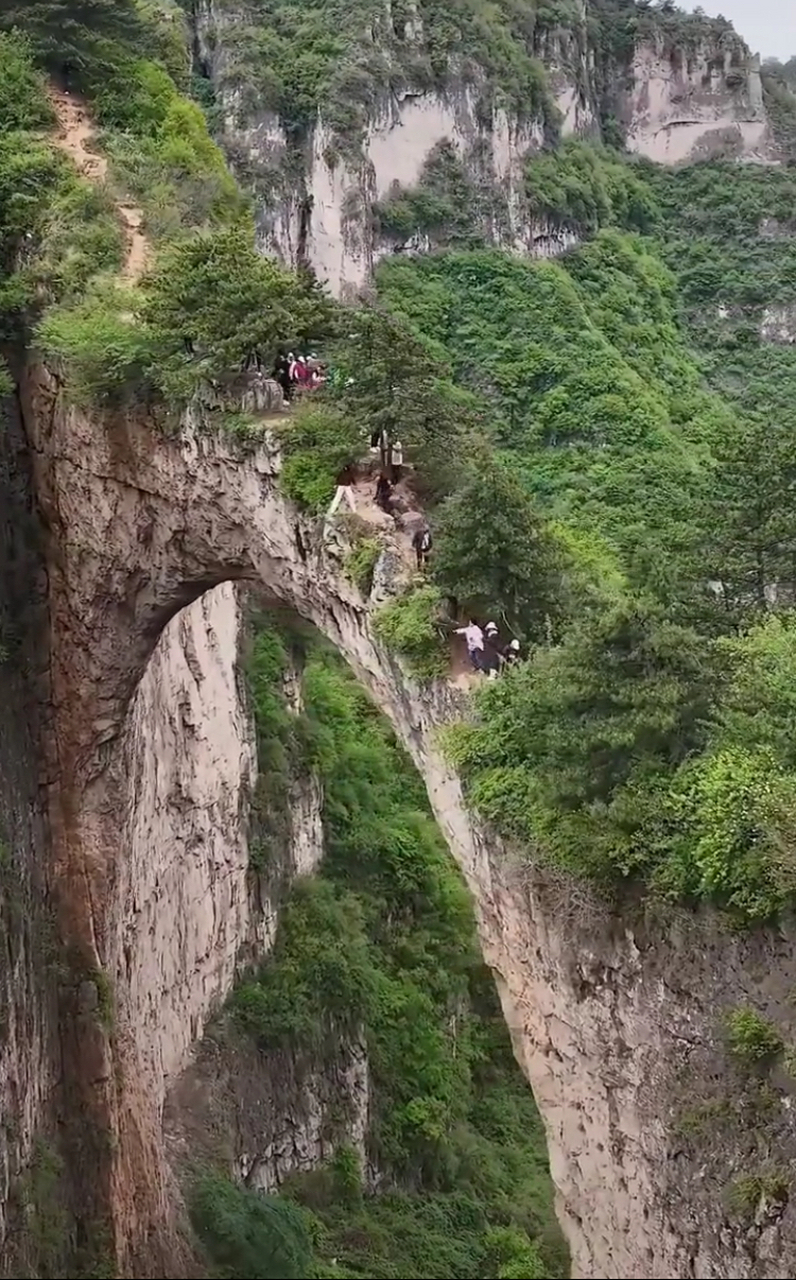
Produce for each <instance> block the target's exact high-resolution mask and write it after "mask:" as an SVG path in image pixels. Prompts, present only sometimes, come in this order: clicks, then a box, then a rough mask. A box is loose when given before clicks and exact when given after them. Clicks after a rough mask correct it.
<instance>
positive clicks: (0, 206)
mask: <svg viewBox="0 0 796 1280" xmlns="http://www.w3.org/2000/svg"><path fill="white" fill-rule="evenodd" d="M12 19H13V22H12ZM17 23H18V25H19V28H20V31H19V32H14V31H12V32H10V33H8V32H6V31H4V30H2V28H3V27H8V26H11V25H13V24H17ZM183 37H184V32H183V28H182V18H181V17H180V16H179V11H178V10H176V9H175V10H170V9H169V8H168V6H164V5H160V4H159V5H146V4H141V5H140V6H137V5H134V4H132V3H128V2H127V0H126V2H125V3H124V4H119V5H112V4H109V3H107V0H85V3H78V4H71V3H70V4H69V5H65V4H60V3H51V4H35V5H29V6H24V7H23V6H19V7H18V8H14V9H13V12H12V14H11V15H10V16H8V15H3V16H2V18H0V53H1V54H2V61H3V67H4V85H3V89H2V91H0V325H1V326H2V332H3V335H4V336H5V337H6V339H7V340H11V341H20V340H24V339H25V337H26V335H27V334H28V333H29V332H30V331H31V330H32V329H33V330H35V332H36V334H37V338H38V341H39V343H40V345H41V348H42V350H43V351H44V352H45V354H47V355H48V356H49V357H50V358H52V359H56V360H58V361H59V362H60V365H61V368H62V371H63V374H64V379H65V385H66V390H67V393H68V394H69V395H70V396H71V398H72V399H73V400H74V401H75V402H76V403H78V404H80V405H81V406H82V407H84V408H90V407H99V408H108V407H110V408H120V407H124V406H127V405H131V404H134V403H139V404H146V405H147V406H149V407H151V408H156V409H157V408H158V407H162V408H166V409H167V410H172V411H173V410H177V411H178V410H179V409H180V408H181V407H182V406H183V405H184V404H185V403H186V401H187V400H189V399H190V398H191V397H193V396H194V395H196V394H197V393H202V392H203V391H204V390H206V389H207V388H208V387H212V388H214V392H213V395H212V396H210V397H205V398H206V399H207V400H208V401H210V402H212V405H211V408H212V409H214V410H215V413H214V414H213V413H211V411H210V408H209V409H208V416H209V418H210V421H211V422H212V423H213V424H214V425H224V423H222V422H220V420H219V412H220V413H221V414H222V416H223V414H224V413H225V411H227V410H231V411H232V413H233V416H234V413H235V411H236V410H239V399H240V395H239V389H238V390H237V392H236V391H235V387H234V378H235V374H236V373H238V374H239V373H240V370H241V368H242V367H243V364H244V362H245V361H246V360H247V358H249V357H250V356H251V355H252V354H253V353H255V354H256V355H257V356H258V357H259V358H260V360H261V361H262V362H263V363H265V365H266V366H267V367H269V368H270V365H271V362H272V361H273V358H274V356H275V353H276V348H277V346H278V344H279V343H280V342H281V341H284V340H285V338H286V336H288V337H291V338H294V339H296V340H301V342H302V343H308V342H310V341H314V340H315V339H316V338H317V337H319V336H323V335H325V334H326V333H328V332H329V331H330V330H331V328H332V327H333V307H332V305H331V303H330V302H329V300H328V299H327V298H326V296H325V294H324V293H323V291H322V290H321V289H319V288H318V286H317V284H316V283H315V281H314V279H312V278H311V277H310V276H309V273H306V272H305V273H300V274H299V275H296V274H293V273H289V272H285V271H282V270H281V269H279V268H277V267H275V266H274V265H273V264H271V263H269V262H267V261H265V260H264V259H263V258H262V257H261V256H260V255H259V254H257V253H256V252H255V249H254V228H253V222H252V219H251V213H250V210H249V208H248V205H247V202H246V200H245V199H244V197H243V196H242V195H241V192H240V190H239V188H238V187H237V185H236V183H235V181H234V179H233V178H232V176H231V174H230V173H229V172H228V170H227V167H226V164H225V161H224V159H223V157H222V155H221V152H220V151H219V149H218V148H217V146H216V145H215V143H214V142H213V141H212V140H211V138H210V136H209V134H208V131H207V122H206V120H205V117H204V115H203V113H202V111H201V109H200V108H199V106H197V105H196V104H195V103H192V102H190V101H188V100H187V99H186V98H185V97H184V95H183V92H182V91H183V90H184V89H185V88H186V87H187V66H188V59H187V50H186V48H185V45H184V43H183ZM37 65H41V66H42V67H45V68H46V69H47V70H48V71H49V72H50V73H51V74H52V75H53V76H54V77H55V79H56V81H61V82H62V81H63V80H65V79H66V80H68V81H69V83H70V85H71V86H72V88H73V89H74V88H75V87H77V88H79V89H80V90H81V91H82V92H83V93H84V94H85V95H86V97H87V99H88V104H89V109H90V111H91V112H92V115H93V118H94V120H95V121H96V122H97V124H98V126H99V129H100V132H99V134H98V138H97V145H98V146H99V148H100V149H101V151H102V152H103V153H104V156H105V158H106V160H107V162H108V177H107V179H106V180H105V181H104V182H100V183H90V182H87V181H86V180H84V179H82V178H80V177H79V176H78V174H77V173H76V171H75V170H74V168H73V167H72V166H71V164H70V163H69V161H68V160H67V158H66V157H65V156H64V155H62V154H61V153H60V152H58V151H57V150H56V149H55V148H54V146H53V143H52V142H51V141H50V139H49V138H47V137H46V136H44V131H45V130H47V129H49V127H50V126H51V125H52V123H53V119H54V116H53V109H52V106H51V103H50V101H49V98H48V95H47V92H46V87H45V83H44V80H43V79H42V77H41V75H40V73H39V71H38V70H37V69H36V68H37ZM131 199H134V200H137V201H138V202H139V203H140V205H141V208H142V210H143V218H144V221H143V230H144V232H145V234H146V236H147V238H148V241H149V244H150V247H151V248H152V249H153V250H154V251H155V260H154V264H153V266H152V269H151V271H150V273H149V275H148V276H147V277H146V278H145V279H144V280H143V281H141V282H139V283H137V284H135V285H133V284H132V283H130V284H126V285H125V286H124V287H122V286H121V285H120V284H118V283H116V282H115V278H116V277H117V276H118V273H119V270H120V267H121V266H122V262H123V259H124V255H125V236H124V234H123V227H122V225H121V221H120V216H119V213H118V211H117V206H118V205H119V204H124V203H129V201H130V200H131ZM228 386H229V387H230V388H231V389H230V396H229V399H228V402H225V400H224V392H225V390H226V389H227V387H228ZM227 417H229V414H228V413H227ZM165 421H168V417H167V418H166V419H165ZM228 425H229V424H227V426H228ZM249 425H250V424H249ZM246 434H251V433H250V432H238V436H239V437H240V438H242V437H243V436H244V435H246Z"/></svg>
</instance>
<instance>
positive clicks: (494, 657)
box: [484, 622, 503, 680]
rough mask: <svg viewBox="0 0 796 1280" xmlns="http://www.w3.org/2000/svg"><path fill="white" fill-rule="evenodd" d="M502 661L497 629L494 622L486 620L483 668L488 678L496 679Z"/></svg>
mask: <svg viewBox="0 0 796 1280" xmlns="http://www.w3.org/2000/svg"><path fill="white" fill-rule="evenodd" d="M502 661H503V654H502V653H501V649H500V641H499V639H498V629H497V627H496V625H495V623H494V622H488V623H487V624H486V626H485V627H484V670H485V671H486V672H487V674H488V676H489V678H490V680H496V679H497V676H498V672H499V671H500V666H501V663H502Z"/></svg>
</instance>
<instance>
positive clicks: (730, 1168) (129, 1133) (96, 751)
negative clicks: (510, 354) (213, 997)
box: [27, 375, 796, 1278]
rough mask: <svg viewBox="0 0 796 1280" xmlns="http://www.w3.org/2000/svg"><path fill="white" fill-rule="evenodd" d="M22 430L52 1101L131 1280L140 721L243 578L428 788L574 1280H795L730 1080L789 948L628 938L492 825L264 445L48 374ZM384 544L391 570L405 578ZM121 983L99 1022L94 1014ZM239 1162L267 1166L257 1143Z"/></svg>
mask: <svg viewBox="0 0 796 1280" xmlns="http://www.w3.org/2000/svg"><path fill="white" fill-rule="evenodd" d="M27 420H28V421H29V423H31V424H32V429H33V431H34V438H33V440H32V444H33V446H34V452H35V456H36V457H37V459H38V464H37V465H38V474H37V482H38V487H39V493H40V496H41V500H42V502H43V504H44V506H45V509H46V511H47V516H48V522H49V526H50V529H51V531H52V537H53V540H54V542H53V546H54V547H55V546H57V548H58V552H57V556H56V555H55V554H54V552H53V554H52V555H51V559H50V582H49V589H50V609H51V616H52V618H53V655H52V671H53V685H54V690H55V694H56V696H55V699H54V718H53V724H52V727H51V733H52V740H53V744H54V748H55V752H54V758H57V759H58V761H59V772H58V775H57V783H58V786H57V790H54V792H53V796H52V805H51V811H50V818H51V827H52V832H53V842H54V847H53V865H54V867H55V868H57V871H58V875H57V878H55V880H54V888H55V889H56V890H57V894H58V897H57V903H58V919H59V923H60V928H61V931H62V934H63V937H64V939H65V941H66V942H67V944H68V945H69V946H70V951H69V955H70V960H71V966H72V968H71V977H72V982H71V986H70V985H69V984H67V985H66V987H65V990H64V995H63V1008H64V1022H63V1024H62V1033H63V1034H62V1042H63V1045H64V1072H65V1077H64V1086H65V1090H66V1094H67V1099H68V1103H69V1106H70V1108H71V1109H72V1110H73V1113H74V1114H75V1115H76V1116H77V1117H78V1118H79V1119H80V1120H81V1122H82V1124H83V1126H84V1130H85V1132H86V1133H88V1134H93V1135H95V1138H96V1141H95V1143H94V1146H93V1149H92V1154H93V1160H92V1162H91V1164H90V1166H89V1169H88V1170H87V1177H86V1180H85V1184H84V1186H83V1188H82V1190H83V1193H84V1197H85V1201H84V1210H83V1212H84V1214H85V1215H87V1216H88V1215H92V1216H93V1217H94V1219H95V1220H96V1218H97V1217H98V1216H99V1215H101V1217H102V1220H104V1221H106V1222H107V1223H108V1224H109V1225H110V1226H111V1227H112V1230H113V1240H114V1244H115V1250H116V1253H117V1255H118V1259H119V1263H120V1265H121V1267H122V1268H123V1269H124V1272H125V1273H133V1274H139V1275H143V1274H152V1273H153V1271H152V1268H153V1266H154V1267H156V1268H164V1267H165V1268H166V1269H165V1270H162V1271H159V1273H161V1274H170V1273H173V1272H170V1271H169V1269H168V1268H169V1267H172V1266H173V1261H170V1255H169V1253H168V1249H169V1247H170V1246H169V1234H168V1222H169V1220H170V1218H169V1214H170V1206H169V1198H168V1188H167V1184H166V1162H165V1156H164V1151H163V1146H162V1134H161V1131H160V1124H159V1108H158V1098H157V1096H156V1093H153V1091H152V1089H151V1086H150V1083H149V1080H148V1077H147V1073H146V1072H145V1071H143V1070H142V1064H141V1048H140V1045H139V1043H138V1039H137V1036H136V1034H135V1030H134V1027H133V1022H134V1019H135V1017H136V1016H137V1009H136V998H137V997H136V996H135V991H136V983H137V981H138V979H136V977H135V976H134V975H133V974H132V973H129V972H128V967H127V958H126V956H125V950H124V942H125V939H124V932H123V929H121V927H120V925H121V921H122V912H121V911H120V903H122V902H125V901H127V889H126V886H127V885H128V883H129V875H128V872H127V870H126V863H127V861H128V860H129V858H130V857H131V849H130V847H129V846H128V845H127V844H126V843H125V840H124V837H123V832H124V829H125V828H124V820H125V815H126V814H127V813H128V812H129V802H130V779H129V777H128V760H129V752H128V742H129V725H130V722H131V720H130V711H131V706H132V705H133V699H134V696H135V691H136V688H137V686H138V685H139V684H140V680H141V676H142V673H143V672H144V670H145V668H146V665H147V663H148V661H149V660H150V658H151V655H152V653H153V651H154V649H155V647H156V645H157V642H158V638H159V635H160V633H161V632H162V630H163V628H164V627H165V626H166V625H167V624H168V622H169V620H170V618H172V617H173V616H174V615H175V614H176V613H177V612H178V611H179V609H180V608H181V607H183V606H184V605H185V604H187V603H189V602H190V601H191V600H193V599H196V598H199V597H200V596H201V595H202V594H204V593H205V592H206V591H207V590H209V589H211V588H213V587H215V586H217V585H218V584H220V583H221V582H223V581H226V580H232V581H248V582H252V583H258V584H259V585H260V587H261V589H263V590H264V591H265V592H266V595H267V596H268V597H269V598H270V599H271V600H273V601H276V602H278V603H279V604H280V605H281V606H282V607H283V608H284V607H287V608H289V609H291V610H293V611H295V612H296V613H298V614H300V615H301V616H302V617H304V618H306V619H308V620H309V621H311V622H313V623H314V624H315V625H316V626H317V627H318V628H319V629H320V630H321V631H322V632H323V633H324V634H325V635H326V636H327V637H328V638H329V639H330V640H331V641H332V642H333V643H334V644H335V645H336V646H337V647H338V648H339V650H340V651H341V653H342V654H344V656H345V657H346V658H347V660H348V661H349V662H350V664H351V666H352V667H353V669H354V670H355V672H356V673H357V675H358V676H359V678H360V679H361V680H362V682H363V684H364V685H365V687H366V688H368V690H369V691H370V693H371V694H372V696H373V697H374V699H375V701H376V702H377V703H378V705H379V706H380V707H382V708H383V710H384V711H385V713H386V714H387V715H388V717H389V718H390V719H391V721H392V723H393V725H394V727H395V730H396V733H397V734H398V736H399V738H400V740H401V741H402V742H403V744H404V746H405V747H406V748H407V750H408V751H409V752H410V754H411V756H412V757H413V759H414V761H415V763H416V765H417V767H418V769H419V771H420V772H421V774H422V776H423V778H424V779H425V782H426V786H427V789H428V793H429V797H430V800H431V803H432V806H433V809H434V813H435V815H436V817H437V820H438V822H439V824H440V827H441V829H442V831H443V833H444V835H445V837H446V839H447V840H448V843H449V845H450V848H451V850H452V852H453V854H454V857H455V858H456V860H457V862H458V864H459V866H460V867H461V869H462V871H463V873H464V875H465V878H466V880H467V882H468V884H469V886H470V888H471V890H472V892H473V896H474V902H475V907H476V914H477V919H478V926H479V932H480V937H481V942H482V946H483V950H484V956H485V959H486V961H487V963H488V964H489V965H490V966H491V967H492V968H493V970H494V972H495V974H496V976H497V979H498V986H499V991H500V995H501V1000H502V1004H503V1009H504V1012H505V1016H506V1020H507V1022H508V1025H509V1027H510V1029H511V1033H512V1036H513V1040H514V1046H515V1050H516V1053H517V1056H518V1058H519V1060H520V1062H521V1063H522V1065H523V1066H524V1068H525V1071H526V1073H527V1075H528V1078H529V1079H530V1081H531V1083H532V1085H533V1088H534V1092H535V1094H536V1098H537V1101H538V1103H539V1107H540V1110H541V1112H542V1115H543V1117H544V1120H545V1123H546V1127H547V1133H548V1139H549V1148H550V1159H551V1167H552V1174H553V1179H554V1182H555V1184H556V1188H557V1195H558V1209H559V1214H560V1217H561V1220H562V1223H563V1224H564V1226H565V1229H566V1231H567V1234H568V1236H569V1239H570V1242H571V1245H572V1253H573V1275H574V1276H578V1277H598V1276H600V1277H642V1276H643V1277H647V1278H649V1277H663V1276H666V1277H669V1278H671V1277H676V1276H683V1277H685V1276H693V1275H711V1276H716V1277H719V1276H720V1277H725V1276H726V1277H730V1276H733V1277H739V1276H741V1277H747V1276H748V1277H752V1276H754V1277H774V1276H781V1275H782V1274H788V1272H789V1271H790V1270H792V1269H793V1267H794V1265H796V1257H795V1256H794V1244H793V1241H794V1240H796V1232H794V1230H793V1215H794V1209H793V1208H792V1206H791V1204H790V1202H789V1199H788V1182H787V1176H786V1177H785V1180H784V1182H783V1178H782V1175H781V1172H780V1173H778V1171H781V1170H782V1169H785V1170H787V1169H788V1166H789V1163H790V1162H791V1161H792V1159H793V1156H794V1154H796V1152H794V1150H793V1131H792V1125H791V1120H790V1101H791V1100H790V1094H789V1086H788V1084H787V1082H785V1083H783V1084H780V1083H779V1082H778V1081H773V1082H767V1081H764V1080H762V1079H759V1078H754V1077H751V1078H750V1079H748V1080H747V1079H746V1078H745V1077H743V1076H742V1075H740V1074H737V1073H736V1074H735V1075H734V1074H733V1072H734V1071H735V1068H734V1067H733V1065H732V1062H731V1061H730V1060H729V1059H728V1056H727V1052H726V1048H725V1033H724V1015H725V1013H726V1012H727V1011H728V1010H730V1009H731V1008H733V1007H734V1006H738V1005H741V1004H744V1003H749V1004H750V1005H752V1006H753V1007H756V1008H758V1009H759V1010H760V1011H761V1013H763V1014H764V1015H766V1016H769V1017H771V1018H772V1019H774V1020H776V1022H777V1024H778V1027H779V1030H780V1033H781V1035H782V1036H783V1039H784V1040H785V1041H786V1042H792V1041H793V1039H794V1037H796V1020H795V1019H794V1014H793V1012H792V1006H791V1005H790V1004H789V1003H788V1000H787V996H786V993H790V992H792V990H793V988H794V986H796V952H795V951H794V945H793V943H794V940H793V938H792V937H791V936H790V935H786V934H784V933H778V934H770V935H763V934H761V935H759V936H758V938H757V939H756V940H755V941H741V940H738V939H734V938H730V937H727V936H726V935H725V934H724V933H722V931H721V930H720V928H719V926H718V924H717V923H716V922H714V921H713V920H712V919H710V918H706V919H705V920H704V921H691V920H687V921H684V922H683V921H678V920H669V921H666V920H655V919H645V918H644V917H642V916H639V917H638V918H632V917H626V918H625V919H621V918H620V917H618V916H617V915H614V914H612V913H611V912H610V911H608V910H607V909H606V908H604V907H602V906H601V905H600V904H599V903H598V902H596V901H594V900H593V899H592V898H591V897H590V896H589V895H588V894H585V893H583V892H582V891H581V890H580V889H579V888H578V886H577V885H574V884H571V883H568V882H566V881H561V880H559V879H557V878H555V877H553V876H551V875H550V874H549V873H546V872H544V870H543V869H542V868H541V867H538V866H536V865H535V864H534V862H533V859H532V858H531V857H530V855H529V854H528V853H527V852H526V853H524V854H522V855H520V854H519V853H518V852H516V851H512V850H510V849H507V848H506V847H505V846H504V845H503V844H502V843H501V842H500V841H499V840H497V839H496V838H495V837H494V836H493V835H491V834H490V833H489V832H487V831H484V830H482V829H481V828H480V827H479V825H478V824H477V823H476V822H474V821H473V819H472V817H471V816H470V815H469V814H468V811H467V808H466V805H465V803H464V799H463V796H462V792H461V788H460V785H459V782H458V780H457V778H456V776H455V775H454V774H453V773H452V772H451V770H450V768H449V767H448V766H447V764H446V762H445V760H444V758H443V757H442V755H441V754H440V747H439V740H438V729H439V727H440V725H441V724H443V723H445V722H446V721H447V720H449V719H450V718H451V717H452V716H456V715H458V714H460V713H461V710H462V703H461V702H460V701H459V696H460V695H459V694H458V693H457V692H456V691H454V690H452V689H449V688H448V687H438V688H436V690H428V689H422V688H420V687H419V686H418V685H417V684H416V683H415V682H414V681H413V680H412V679H411V678H409V677H408V676H407V674H406V673H405V672H404V671H403V670H402V669H401V668H400V666H399V665H398V664H397V663H396V662H395V661H394V660H393V659H392V658H391V656H390V655H389V653H387V652H385V650H384V649H383V648H382V647H381V646H380V645H379V643H378V642H377V641H376V639H375V638H374V634H373V631H372V629H371V623H370V608H371V605H370V602H369V601H367V600H365V599H363V598H362V597H361V596H360V594H359V592H358V591H357V589H356V588H355V587H354V586H353V585H352V584H351V583H350V582H349V581H348V580H347V578H346V577H345V575H344V573H343V572H342V557H343V555H344V552H345V547H344V546H343V545H342V544H340V543H339V542H338V540H337V536H336V535H335V534H334V531H329V530H328V529H327V530H326V531H324V529H322V528H319V527H317V526H316V525H314V524H312V523H309V522H307V521H305V520H303V519H301V518H299V516H298V515H297V513H296V512H295V510H293V509H292V508H291V506H290V504H289V503H287V502H286V501H285V499H284V498H283V497H282V496H281V494H280V491H279V485H278V475H279V458H278V455H277V454H276V453H275V452H274V450H273V448H272V447H269V446H268V445H267V444H266V443H264V444H263V446H262V447H261V448H260V449H259V450H257V451H256V452H254V453H253V454H251V455H249V456H243V455H242V454H241V452H240V450H239V448H238V447H237V446H236V445H234V444H233V443H228V442H225V441H222V440H219V439H215V438H210V437H208V436H203V435H201V434H199V433H197V432H195V431H191V430H187V429H186V431H185V432H184V433H183V434H182V435H180V436H179V437H169V438H166V437H163V436H161V435H159V434H158V433H157V432H156V431H155V429H154V428H153V427H150V426H147V424H145V423H143V422H115V423H108V424H102V423H99V422H89V421H87V420H85V419H83V418H81V417H80V416H78V415H75V414H73V413H70V412H68V411H67V410H66V409H65V407H64V406H63V405H62V403H61V402H60V399H59V395H58V389H57V386H56V385H55V384H54V383H53V382H51V381H50V380H49V379H48V378H46V377H45V376H44V375H41V376H39V377H38V379H37V380H36V382H35V383H33V384H32V386H31V404H30V412H29V413H28V414H27ZM387 538H388V542H387V545H386V549H385V551H386V554H385V558H392V561H393V563H396V562H397V563H400V556H392V557H390V546H389V535H387ZM376 578H377V580H378V581H379V582H380V583H381V587H382V588H383V587H384V582H383V579H384V575H383V574H377V575H376ZM393 589H394V588H393ZM133 719H134V715H133ZM139 954H140V952H139ZM141 963H144V960H143V959H142V960H141ZM102 975H105V978H104V979H103V977H102ZM108 978H110V979H112V984H113V994H114V1009H113V1017H112V1018H111V1017H109V1016H108V1011H107V1008H106V1007H104V1005H103V1001H102V999H101V998H100V997H101V996H102V992H103V982H107V979H108ZM141 986H142V984H141V983H140V982H139V988H140V987H141ZM70 1031H71V1032H74V1033H75V1034H73V1035H71V1036H70ZM736 1098H737V1099H738V1106H739V1107H740V1108H741V1110H740V1111H738V1110H737V1108H736V1104H735V1099H736ZM728 1103H729V1106H730V1110H729V1112H728V1110H727V1106H728ZM242 1150H243V1153H244V1155H246V1156H247V1157H248V1158H249V1159H254V1158H255V1157H256V1155H257V1150H256V1142H252V1143H250V1144H249V1145H244V1146H243V1147H242ZM268 1161H270V1162H271V1168H272V1169H277V1168H278V1163H279V1161H278V1159H276V1158H275V1157H274V1155H273V1153H271V1154H267V1159H266V1164H267V1163H268ZM241 1167H243V1166H241ZM250 1171H251V1169H249V1172H250ZM274 1176H276V1174H275V1175H274ZM733 1189H735V1194H731V1193H733ZM178 1274H179V1272H178Z"/></svg>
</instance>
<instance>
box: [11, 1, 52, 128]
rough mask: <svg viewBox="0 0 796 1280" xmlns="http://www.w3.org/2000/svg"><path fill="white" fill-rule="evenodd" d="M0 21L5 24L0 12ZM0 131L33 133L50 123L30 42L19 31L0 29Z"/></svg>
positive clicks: (50, 119)
mask: <svg viewBox="0 0 796 1280" xmlns="http://www.w3.org/2000/svg"><path fill="white" fill-rule="evenodd" d="M0 24H2V25H5V23H4V20H3V17H2V15H0ZM0 63H2V67H3V78H2V84H0V134H6V133H34V132H35V131H36V130H38V129H46V128H47V127H48V126H49V125H51V124H52V123H53V118H54V117H53V110H52V107H51V106H50V103H49V101H48V98H47V93H46V86H45V80H44V77H43V76H42V75H41V73H40V72H39V71H37V70H36V68H35V67H34V64H33V56H32V50H31V46H30V42H29V41H28V40H27V39H26V38H25V37H24V36H23V35H21V34H20V32H19V31H11V32H9V31H2V30H0Z"/></svg>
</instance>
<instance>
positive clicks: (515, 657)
mask: <svg viewBox="0 0 796 1280" xmlns="http://www.w3.org/2000/svg"><path fill="white" fill-rule="evenodd" d="M502 656H503V661H504V662H505V664H506V666H507V667H511V666H514V664H515V663H517V662H519V660H520V642H519V640H509V642H508V644H507V645H506V646H505V648H504V649H503V655H502Z"/></svg>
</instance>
